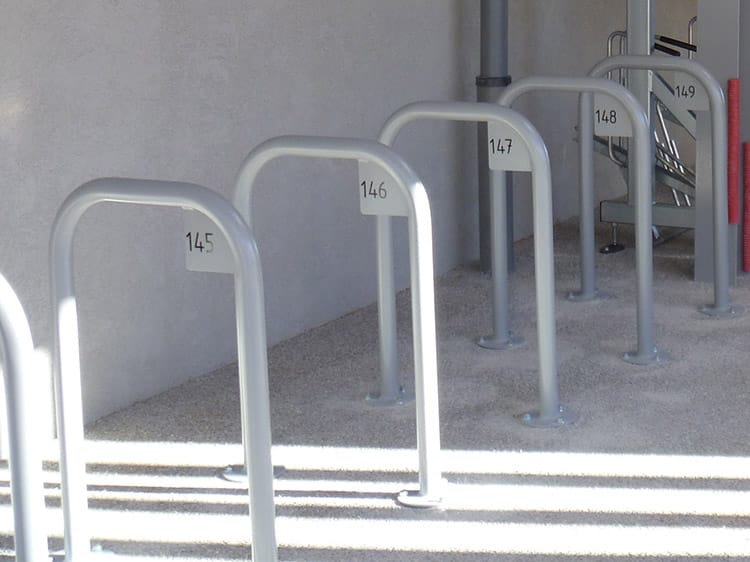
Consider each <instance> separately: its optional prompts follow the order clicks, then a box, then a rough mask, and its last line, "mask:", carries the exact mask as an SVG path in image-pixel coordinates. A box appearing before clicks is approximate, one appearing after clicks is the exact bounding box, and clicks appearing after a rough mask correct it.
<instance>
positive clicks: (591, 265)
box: [570, 92, 612, 301]
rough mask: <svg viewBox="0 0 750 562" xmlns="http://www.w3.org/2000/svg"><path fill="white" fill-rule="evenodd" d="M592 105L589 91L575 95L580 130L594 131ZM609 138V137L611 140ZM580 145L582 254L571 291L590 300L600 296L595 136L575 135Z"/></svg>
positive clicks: (578, 296)
mask: <svg viewBox="0 0 750 562" xmlns="http://www.w3.org/2000/svg"><path fill="white" fill-rule="evenodd" d="M592 107H593V95H592V94H591V92H583V93H582V94H579V98H578V123H579V124H580V127H579V131H581V130H584V131H588V130H591V131H593V129H594V114H593V111H590V109H591V108H592ZM611 140H612V138H611V137H610V142H611ZM578 142H579V144H580V147H579V152H578V158H579V164H578V166H579V168H578V173H579V174H580V177H579V181H580V193H579V197H578V205H579V207H578V208H579V215H580V218H579V220H580V223H579V227H578V228H579V232H580V236H579V237H578V238H579V240H578V243H579V245H580V254H581V265H580V268H581V290H580V291H578V292H577V293H571V294H570V297H571V298H572V299H573V300H581V301H590V300H594V299H596V298H597V297H598V296H599V292H598V291H597V289H596V262H595V260H596V242H595V237H594V236H592V235H590V234H593V233H594V230H595V224H594V166H593V165H592V155H593V154H594V137H593V135H583V134H579V135H578Z"/></svg>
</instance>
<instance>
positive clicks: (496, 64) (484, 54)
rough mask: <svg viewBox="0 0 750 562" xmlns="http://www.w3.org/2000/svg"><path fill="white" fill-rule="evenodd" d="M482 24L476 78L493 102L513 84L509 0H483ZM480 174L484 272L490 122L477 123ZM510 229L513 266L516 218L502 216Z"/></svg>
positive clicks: (488, 240)
mask: <svg viewBox="0 0 750 562" xmlns="http://www.w3.org/2000/svg"><path fill="white" fill-rule="evenodd" d="M480 10H481V16H480V17H481V23H480V36H479V42H480V63H479V72H480V75H479V76H477V78H476V87H477V101H479V102H489V103H492V102H494V101H495V100H496V99H497V98H498V96H499V95H500V94H501V93H502V88H504V87H505V86H507V85H508V84H510V82H511V77H510V74H509V73H508V0H481V4H480ZM477 147H478V151H477V161H478V169H477V177H478V180H479V267H480V269H481V270H482V272H484V273H489V272H490V270H491V251H492V241H493V240H494V239H493V238H492V236H491V230H492V226H491V221H492V218H491V216H492V213H491V207H492V201H491V198H492V197H493V196H492V195H491V189H492V186H491V183H490V172H489V167H488V165H487V150H486V147H487V123H486V122H480V123H477ZM512 185H513V184H512V183H510V179H509V181H508V183H507V189H506V190H505V191H506V198H507V201H506V204H505V209H507V213H508V216H509V217H511V216H512V211H513V189H512ZM503 223H504V224H505V225H506V228H507V229H508V233H507V237H506V239H507V240H508V246H509V250H508V251H507V252H506V255H507V257H508V260H509V262H508V267H509V268H511V269H512V267H513V265H512V262H513V252H512V244H513V221H512V220H508V218H506V219H503Z"/></svg>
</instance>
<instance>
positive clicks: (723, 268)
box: [580, 55, 737, 316]
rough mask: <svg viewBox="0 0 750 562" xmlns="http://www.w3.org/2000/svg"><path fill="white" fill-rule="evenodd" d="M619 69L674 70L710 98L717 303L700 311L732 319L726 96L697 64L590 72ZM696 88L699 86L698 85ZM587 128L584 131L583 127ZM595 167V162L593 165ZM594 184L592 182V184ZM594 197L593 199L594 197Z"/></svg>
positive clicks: (669, 61)
mask: <svg viewBox="0 0 750 562" xmlns="http://www.w3.org/2000/svg"><path fill="white" fill-rule="evenodd" d="M619 68H628V69H640V70H662V71H664V70H667V71H669V70H674V71H678V72H682V73H685V74H687V75H689V76H691V77H693V78H694V79H695V80H696V81H697V84H699V85H700V86H702V87H703V89H704V90H705V92H706V95H707V96H708V108H709V111H710V113H711V160H712V167H711V171H712V173H713V198H712V199H713V203H712V206H713V237H714V240H713V242H714V246H713V250H714V251H713V254H714V256H713V258H714V259H713V262H714V264H713V265H714V302H713V304H707V305H705V306H702V307H701V309H700V310H701V312H704V313H705V314H709V315H711V316H729V315H732V314H735V313H736V312H737V310H735V309H734V308H733V307H732V305H731V304H730V302H729V219H728V214H727V107H726V101H725V99H724V92H723V91H722V89H721V86H720V85H719V83H718V82H717V81H716V79H715V78H714V77H713V76H712V75H711V73H710V72H708V70H706V68H705V67H704V66H703V65H701V64H699V63H697V62H695V61H694V60H689V59H681V58H676V57H662V56H648V55H620V56H616V57H609V58H606V59H603V60H601V61H600V62H598V63H597V64H596V65H595V66H594V67H593V68H592V69H591V72H589V75H590V76H595V77H599V76H602V75H604V74H606V73H607V72H610V71H612V70H616V69H619ZM697 84H696V85H697ZM580 125H581V128H580V135H581V138H583V137H584V136H587V137H590V136H591V134H592V133H591V128H590V125H588V124H586V123H581V124H580ZM584 126H585V127H586V129H584V128H583V127H584ZM590 165H591V166H593V161H592V162H591V163H590ZM592 181H593V180H592ZM592 197H593V195H592Z"/></svg>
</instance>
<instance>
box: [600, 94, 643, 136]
mask: <svg viewBox="0 0 750 562" xmlns="http://www.w3.org/2000/svg"><path fill="white" fill-rule="evenodd" d="M594 134H596V135H599V136H601V137H632V136H633V126H632V124H631V123H630V117H628V113H627V111H626V110H625V106H624V105H623V104H622V102H621V101H620V100H618V99H616V98H613V97H612V96H608V95H606V94H599V93H596V94H594Z"/></svg>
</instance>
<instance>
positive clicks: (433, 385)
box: [234, 135, 442, 504]
mask: <svg viewBox="0 0 750 562" xmlns="http://www.w3.org/2000/svg"><path fill="white" fill-rule="evenodd" d="M282 156H301V157H306V158H343V159H348V160H366V161H369V162H372V163H373V164H376V165H378V166H380V168H382V169H383V170H384V171H386V172H387V173H388V174H390V175H391V176H392V177H393V178H394V180H395V181H396V185H397V188H398V189H399V191H400V192H401V194H402V195H403V198H404V201H405V202H406V204H407V207H408V222H409V248H410V251H409V257H410V268H411V291H412V293H411V295H412V302H411V304H412V323H413V338H414V387H415V388H414V390H415V394H416V409H417V448H418V450H419V493H418V494H417V495H416V496H414V497H410V498H406V497H403V498H402V503H405V504H406V503H411V504H420V503H425V504H432V503H438V502H439V501H440V500H441V499H442V495H441V488H442V476H441V469H440V458H439V457H440V415H439V402H438V378H437V335H436V327H435V289H434V267H433V259H432V218H431V213H430V203H429V200H428V199H427V194H426V192H425V189H424V186H423V185H422V182H421V181H420V180H419V177H418V176H417V174H415V173H414V171H413V170H412V169H411V168H410V167H409V166H408V165H407V164H406V162H404V161H403V160H402V159H401V158H400V157H399V156H398V155H397V154H396V153H395V152H393V151H392V150H391V149H390V148H388V147H387V146H384V145H383V144H380V143H378V142H375V141H372V140H364V139H352V138H336V137H315V136H291V135H290V136H280V137H275V138H272V139H269V140H267V141H265V142H263V143H261V144H259V145H258V146H257V147H255V148H254V149H253V150H252V151H251V152H250V154H248V156H247V157H246V158H245V161H244V162H243V164H242V166H241V167H240V171H239V173H238V175H237V179H236V181H235V190H234V205H235V207H236V208H237V209H238V210H239V211H240V213H242V215H243V216H244V218H245V220H246V222H247V224H248V225H250V229H251V231H252V225H253V222H252V207H251V199H252V194H253V189H254V187H255V183H256V182H255V180H256V179H257V176H258V173H259V172H260V171H261V169H262V168H263V166H265V165H266V164H267V163H268V162H270V161H271V160H274V159H276V158H280V157H282ZM392 329H393V330H394V332H395V325H394V326H393V327H392ZM381 330H382V326H381Z"/></svg>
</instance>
